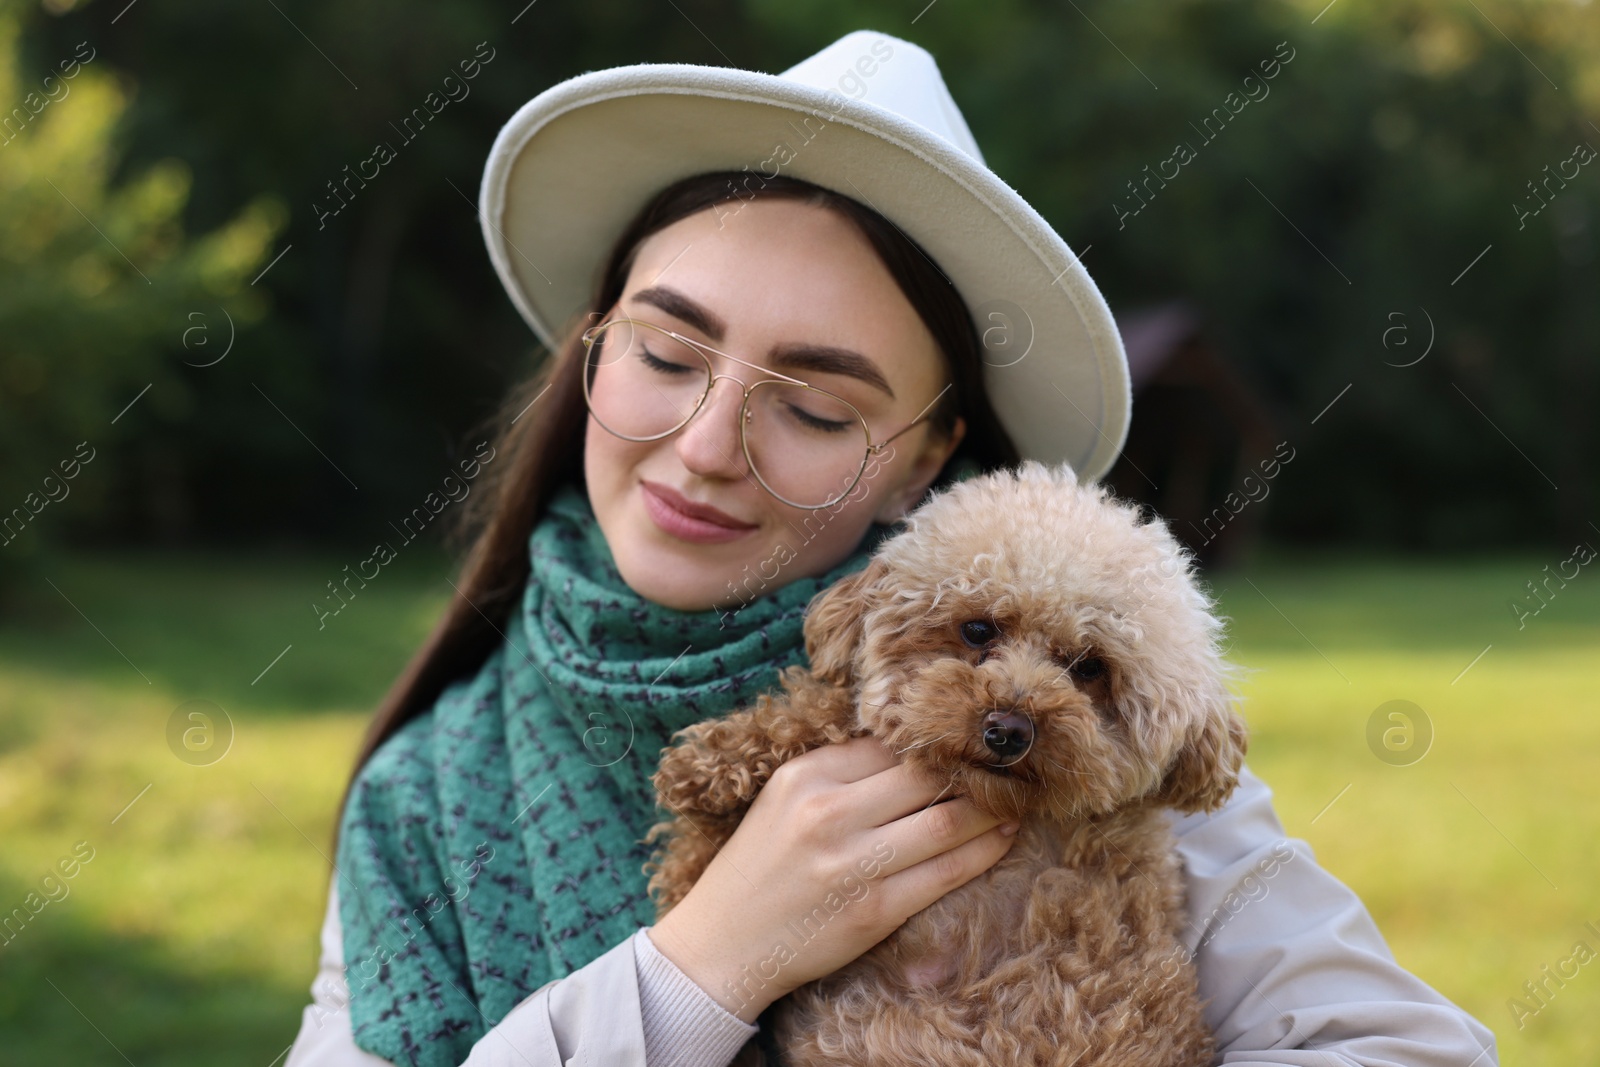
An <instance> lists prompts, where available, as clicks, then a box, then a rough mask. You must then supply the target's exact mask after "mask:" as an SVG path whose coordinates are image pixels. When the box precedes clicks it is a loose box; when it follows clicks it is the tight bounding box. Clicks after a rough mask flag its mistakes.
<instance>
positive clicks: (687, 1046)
mask: <svg viewBox="0 0 1600 1067" xmlns="http://www.w3.org/2000/svg"><path fill="white" fill-rule="evenodd" d="M648 930H649V928H648V927H640V929H639V930H638V931H637V932H636V933H634V935H633V936H632V937H630V938H628V939H627V940H626V941H623V942H622V943H621V944H619V945H617V946H616V947H614V948H612V949H611V950H609V951H608V952H606V953H604V954H603V955H601V956H599V957H598V958H596V959H594V960H592V961H590V962H589V964H588V965H586V966H584V967H581V968H579V969H578V970H576V971H574V972H572V973H571V974H569V975H567V976H566V977H565V978H562V979H558V980H556V981H552V982H547V983H546V984H545V985H543V986H542V987H540V988H539V989H537V990H535V991H534V992H533V993H532V994H531V995H530V996H528V997H527V998H526V999H525V1000H523V1001H522V1003H520V1004H518V1005H517V1006H516V1007H515V1008H513V1009H511V1011H510V1012H508V1013H507V1014H506V1017H505V1018H504V1019H502V1020H500V1022H499V1024H498V1025H496V1026H494V1027H492V1028H491V1029H490V1030H489V1032H488V1033H487V1034H485V1035H484V1036H483V1037H482V1038H481V1039H479V1041H478V1043H477V1044H476V1045H474V1046H473V1047H472V1052H471V1055H469V1056H468V1058H467V1061H466V1063H467V1065H468V1067H600V1065H605V1067H613V1065H615V1067H727V1064H728V1063H729V1062H731V1061H732V1059H733V1057H734V1056H735V1055H736V1054H737V1053H738V1051H739V1049H741V1048H742V1047H743V1046H744V1044H745V1042H746V1041H748V1040H749V1039H750V1038H751V1037H752V1036H753V1035H754V1034H755V1033H756V1032H757V1030H758V1027H756V1026H754V1025H751V1024H749V1023H746V1022H745V1021H744V1020H742V1019H740V1018H739V1017H738V1016H735V1015H733V1014H731V1013H729V1012H728V1011H727V1010H726V1009H724V1008H723V1007H722V1005H720V1004H718V1003H717V1002H716V1000H715V999H713V998H712V997H711V995H710V994H709V993H707V992H705V990H703V989H701V988H700V987H699V986H698V985H697V984H695V982H694V980H693V979H691V978H690V977H689V976H688V975H686V974H684V973H683V972H682V971H681V970H679V969H678V967H677V965H676V964H674V963H673V962H672V961H671V960H669V959H667V958H666V957H665V956H663V955H662V954H661V953H660V952H659V951H657V949H656V947H655V943H654V942H653V941H651V940H650V935H649V933H648ZM349 999H350V992H349V986H348V984H347V983H346V981H345V977H344V937H343V931H342V930H341V929H340V926H339V899H338V886H337V884H332V885H330V886H329V890H328V913H327V916H326V918H324V919H323V923H322V953H321V958H320V960H319V961H318V967H317V976H316V978H315V979H314V980H313V981H312V983H311V1000H312V1002H311V1004H310V1006H308V1007H307V1008H306V1009H305V1010H304V1011H303V1013H302V1018H301V1022H300V1033H299V1035H298V1036H297V1037H296V1038H295V1042H294V1044H293V1045H292V1046H291V1047H290V1049H289V1058H288V1060H287V1061H286V1063H285V1065H284V1067H387V1065H389V1061H388V1060H385V1059H383V1058H381V1057H379V1056H375V1055H373V1054H372V1053H370V1052H367V1051H365V1050H364V1049H362V1048H360V1047H358V1046H357V1045H356V1043H355V1038H354V1036H353V1035H352V1033H351V1029H350V1014H349V1012H348V1011H347V1010H346V1007H347V1005H348V1004H349Z"/></svg>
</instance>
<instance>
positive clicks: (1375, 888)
mask: <svg viewBox="0 0 1600 1067" xmlns="http://www.w3.org/2000/svg"><path fill="white" fill-rule="evenodd" d="M1554 562H1557V560H1556V559H1545V558H1536V559H1535V558H1529V559H1526V560H1523V559H1518V560H1504V559H1499V560H1494V561H1490V562H1482V561H1465V562H1454V563H1449V564H1439V563H1433V564H1427V565H1422V564H1416V563H1389V562H1380V563H1374V562H1371V561H1349V562H1338V561H1326V560H1324V561H1320V562H1317V561H1301V562H1294V561H1289V560H1283V559H1279V560H1276V561H1272V562H1267V563H1262V564H1258V565H1254V566H1251V567H1250V568H1249V569H1247V570H1245V571H1240V572H1234V573H1228V574H1222V575H1219V576H1217V577H1216V579H1215V589H1216V591H1217V592H1218V594H1219V595H1220V597H1221V598H1222V600H1223V603H1224V607H1225V610H1226V611H1227V613H1228V614H1230V615H1231V616H1232V618H1233V620H1234V622H1233V633H1234V636H1235V645H1234V658H1235V659H1237V660H1238V661H1240V662H1242V663H1244V664H1247V665H1249V666H1251V667H1253V668H1256V673H1255V674H1254V675H1253V676H1252V677H1251V678H1250V679H1249V681H1248V682H1247V683H1246V686H1245V692H1246V695H1247V700H1246V703H1245V705H1244V711H1245V713H1246V716H1247V718H1248V719H1249V721H1250V724H1251V727H1252V730H1253V739H1252V748H1251V755H1250V763H1251V766H1252V767H1253V768H1254V769H1255V770H1256V772H1257V773H1258V774H1260V775H1261V776H1262V777H1264V778H1265V779H1266V780H1267V782H1268V783H1269V784H1271V785H1272V786H1273V788H1274V790H1275V792H1276V802H1277V806H1278V811H1279V813H1280V815H1281V817H1282V819H1283V821H1284V824H1285V826H1286V827H1287V829H1288V831H1289V833H1291V834H1292V835H1294V836H1297V837H1302V838H1304V839H1306V840H1307V841H1309V842H1310V843H1311V845H1312V846H1313V848H1314V849H1315V851H1316V854H1317V857H1318V859H1319V861H1320V862H1321V863H1322V864H1323V865H1325V866H1326V867H1327V868H1329V869H1330V870H1332V871H1333V872H1334V873H1335V874H1337V875H1338V876H1339V877H1340V878H1342V879H1344V880H1345V881H1346V882H1347V883H1349V884H1350V885H1351V886H1353V887H1354V888H1355V889H1356V890H1357V891H1358V892H1359V893H1360V894H1361V896H1362V897H1363V899H1365V901H1366V902H1367V904H1368V907H1369V908H1370V909H1371V911H1372V912H1373V914H1374V915H1375V916H1376V918H1377V921H1378V924H1379V926H1380V928H1381V929H1382V930H1383V932H1384V934H1385V935H1386V936H1387V937H1388V939H1389V943H1390V946H1391V948H1392V949H1393V951H1394V953H1395V955H1396V956H1397V957H1398V958H1399V960H1400V962H1401V963H1402V964H1404V965H1405V966H1407V967H1409V968H1411V969H1412V970H1413V971H1415V972H1417V973H1418V974H1419V975H1421V976H1422V977H1423V978H1424V979H1425V980H1426V981H1428V982H1429V983H1430V984H1432V985H1433V986H1434V987H1435V988H1436V989H1438V990H1440V991H1441V992H1442V993H1444V994H1445V995H1446V996H1448V997H1450V998H1451V999H1453V1000H1455V1001H1456V1002H1457V1003H1458V1004H1461V1005H1462V1006H1464V1007H1466V1008H1467V1009H1469V1010H1470V1011H1472V1012H1473V1013H1474V1014H1476V1015H1477V1016H1478V1017H1479V1018H1480V1019H1482V1020H1484V1021H1485V1022H1486V1023H1488V1025H1489V1026H1490V1027H1492V1028H1493V1029H1494V1031H1495V1033H1496V1035H1497V1036H1498V1037H1499V1040H1500V1050H1501V1059H1502V1062H1505V1063H1507V1064H1544V1063H1593V1062H1597V1060H1600V1031H1597V1029H1596V1028H1595V1027H1594V1025H1593V1024H1592V1021H1591V1020H1592V1018H1593V1017H1594V1015H1595V1014H1596V1012H1600V964H1596V965H1590V966H1585V967H1583V968H1582V970H1580V971H1579V973H1578V975H1577V976H1576V977H1575V978H1572V979H1570V980H1569V981H1567V983H1566V985H1565V987H1563V988H1560V989H1559V990H1558V991H1557V992H1556V994H1555V995H1554V997H1553V998H1550V999H1549V1003H1548V1006H1547V1007H1543V1008H1542V1009H1541V1010H1539V1011H1538V1014H1537V1015H1534V1016H1532V1017H1531V1018H1526V1019H1524V1023H1525V1025H1524V1026H1523V1027H1522V1028H1521V1029H1519V1028H1518V1026H1517V1024H1516V1022H1515V1021H1514V1020H1513V1017H1512V1014H1511V1012H1510V1010H1509V1008H1508V1004H1507V1002H1508V1000H1509V999H1510V998H1513V997H1522V998H1524V999H1526V994H1525V993H1524V991H1523V988H1522V987H1523V983H1524V982H1527V981H1530V980H1537V979H1541V978H1542V972H1541V968H1542V967H1543V966H1545V965H1549V966H1550V967H1551V968H1552V970H1554V969H1555V967H1556V965H1557V963H1558V962H1559V961H1561V960H1563V959H1565V958H1567V957H1569V956H1570V955H1571V954H1572V951H1573V946H1574V944H1575V942H1578V941H1580V940H1584V941H1587V942H1588V943H1589V944H1590V946H1591V947H1593V948H1594V949H1596V950H1600V938H1596V937H1595V936H1594V935H1593V934H1592V933H1591V932H1590V931H1588V930H1586V929H1585V927H1584V923H1585V921H1594V922H1595V923H1596V925H1597V926H1600V891H1597V890H1596V888H1595V885H1594V883H1595V876H1596V874H1597V866H1596V862H1595V852H1596V848H1595V842H1596V841H1597V840H1600V805H1597V804H1596V803H1595V795H1596V790H1595V777H1596V774H1597V772H1600V696H1597V695H1596V693H1595V683H1596V680H1597V671H1596V664H1597V663H1600V656H1597V655H1596V653H1597V652H1600V579H1597V578H1595V577H1594V576H1593V575H1591V574H1588V573H1587V572H1584V573H1580V575H1579V576H1578V577H1577V578H1576V579H1575V580H1573V582H1572V583H1571V584H1569V585H1568V587H1567V588H1565V589H1563V590H1560V591H1559V592H1558V593H1557V594H1556V596H1555V597H1554V599H1553V600H1552V601H1551V603H1550V604H1549V606H1548V607H1546V608H1545V609H1544V610H1543V611H1542V612H1541V613H1540V614H1539V615H1538V616H1536V617H1532V618H1529V619H1528V620H1527V626H1526V628H1525V629H1522V630H1519V629H1518V627H1517V620H1516V618H1515V616H1514V615H1513V613H1512V611H1511V609H1510V608H1509V607H1508V604H1509V602H1510V601H1511V599H1512V598H1514V597H1516V596H1518V594H1519V593H1521V592H1524V584H1525V583H1526V582H1527V581H1528V580H1529V579H1532V578H1534V577H1536V576H1538V575H1539V574H1540V571H1541V569H1542V568H1543V567H1544V565H1545V564H1546V563H1554ZM347 563H351V564H353V563H354V560H352V559H343V558H340V559H334V558H318V559H305V558H294V559H278V560H258V561H254V562H246V561H243V560H239V559H221V558H218V557H196V556H191V555H183V556H165V557H149V556H140V557H110V556H93V557H73V558H71V559H70V560H69V561H68V562H66V563H58V564H55V565H52V567H51V568H50V569H49V571H48V572H47V573H48V577H49V578H50V580H51V581H52V582H54V584H55V585H56V586H57V587H59V593H58V592H57V591H56V590H54V589H52V588H51V587H50V586H49V585H47V584H43V583H40V584H39V585H38V587H37V589H33V588H31V587H30V589H29V590H28V591H26V592H25V593H23V594H22V595H21V597H20V599H17V600H14V601H13V602H10V603H8V604H7V605H5V608H4V614H3V621H0V840H3V841H4V848H3V849H0V915H4V914H9V913H10V912H11V910H12V909H13V908H16V907H21V906H22V905H23V902H24V900H25V898H26V897H27V895H28V893H29V892H30V891H33V890H38V889H39V888H40V882H41V879H42V878H43V877H44V876H45V874H46V872H47V871H48V870H50V869H52V868H53V867H54V865H55V864H56V863H57V861H58V860H61V859H63V858H66V857H69V856H70V855H71V854H72V852H73V849H74V846H75V845H77V844H78V843H79V842H87V845H86V846H84V847H83V848H82V849H81V853H82V854H87V853H88V849H90V848H92V849H93V850H94V851H93V859H92V860H91V861H89V862H88V863H87V864H83V865H82V866H81V867H80V868H79V870H78V873H77V875H76V876H75V877H74V878H72V879H70V880H66V883H65V884H66V885H67V887H68V888H69V889H70V895H68V896H66V897H65V898H63V899H61V900H57V901H53V902H51V903H50V904H48V905H47V906H45V907H44V908H43V910H42V911H40V912H39V914H38V915H37V916H35V917H34V918H33V919H32V921H30V922H29V923H27V925H26V926H24V927H23V928H22V929H21V931H20V932H19V933H16V936H15V937H14V939H13V940H11V941H10V942H9V943H5V942H4V939H3V937H0V1063H4V1064H27V1065H30V1067H32V1065H36V1064H42V1063H71V1064H75V1065H77V1064H82V1065H90V1064H108V1065H109V1064H119V1065H120V1064H125V1063H127V1062H130V1061H131V1062H132V1063H134V1064H137V1065H138V1067H161V1065H176V1064H205V1065H211V1064H217V1063H239V1064H258V1065H259V1067H267V1065H268V1064H270V1063H272V1062H273V1060H274V1057H277V1056H279V1055H280V1054H281V1053H282V1052H283V1051H284V1049H285V1048H286V1046H287V1045H288V1044H289V1042H290V1041H291V1040H292V1039H293V1037H294V1034H295V1031H296V1030H297V1028H298V1026H299V1017H300V1009H301V1007H302V1006H303V1005H304V1004H305V1003H306V1001H307V998H308V994H307V992H306V987H307V984H308V983H309V981H310V979H311V976H312V973H313V970H314V966H315V956H316V948H317V927H318V924H319V922H320V919H321V910H322V907H323V904H324V894H325V891H326V886H327V872H328V864H327V849H328V840H329V836H330V834H331V831H332V825H333V818H334V804H335V803H336V801H337V798H338V796H339V793H340V791H341V789H342V787H343V784H344V780H345V776H346V774H347V772H348V766H349V761H350V759H351V757H352V755H353V753H354V750H355V745H356V741H357V738H358V735H359V732H360V730H361V728H362V726H363V724H364V722H365V720H366V718H367V716H368V715H369V714H370V709H371V707H372V705H373V704H374V703H375V701H376V700H377V699H378V698H379V697H380V696H381V695H382V693H383V691H384V689H385V688H386V687H387V685H388V684H389V682H390V681H391V680H392V679H393V677H394V676H395V674H396V673H397V672H398V671H399V669H400V667H401V666H402V664H403V663H404V662H405V660H406V658H407V657H408V655H409V653H410V651H411V650H412V649H413V648H414V647H415V646H416V645H417V644H418V643H419V642H420V641H421V639H422V637H423V636H424V634H425V633H426V631H427V629H428V627H429V625H430V623H431V621H432V619H433V617H434V615H435V613H436V612H437V611H438V610H439V609H440V607H441V606H442V605H443V603H444V599H445V594H446V593H448V592H449V586H448V585H446V584H445V581H444V577H443V576H444V574H445V573H446V571H445V569H444V564H443V562H442V561H441V560H440V559H439V558H438V557H436V556H430V555H427V554H425V553H424V552H422V551H421V550H420V548H418V549H414V550H413V551H412V552H411V554H410V555H409V556H407V555H404V554H403V555H402V557H401V558H400V559H399V560H397V561H396V562H395V563H394V564H391V565H390V566H388V567H386V568H385V569H384V571H383V573H382V574H381V575H380V577H379V578H378V579H377V580H375V581H373V582H372V583H371V584H370V585H369V586H368V587H367V588H366V589H364V590H362V591H361V592H360V593H359V594H358V596H357V598H356V599H355V600H354V601H353V602H352V603H350V604H349V606H348V607H346V608H345V609H344V610H343V612H341V613H340V614H339V615H337V616H335V617H332V618H329V619H328V620H326V628H325V629H322V630H320V631H319V629H318V622H317V618H316V615H315V613H314V612H313V611H312V609H311V606H310V605H311V603H312V602H313V601H314V600H317V601H320V600H321V599H322V597H324V596H326V595H327V589H326V586H325V583H326V582H327V581H329V580H330V579H332V578H334V577H335V576H337V575H339V574H340V573H341V569H342V568H343V566H344V565H345V564H347ZM66 598H70V599H71V603H70V604H69V603H68V600H67V599H66ZM74 605H75V607H74ZM80 611H81V614H80ZM289 646H292V647H289ZM1486 646H1488V651H1487V652H1483V650H1484V649H1485V647H1486ZM286 647H288V651H287V652H285V651H284V650H285V648H286ZM1480 652H1483V655H1482V656H1481V658H1477V659H1476V662H1474V658H1475V657H1478V656H1479V653H1480ZM280 653H283V655H282V657H281V658H279V659H277V660H276V662H275V663H274V659H275V657H278V656H279V654H280ZM269 664H270V665H271V666H270V669H268V668H269ZM1469 664H1471V666H1470V669H1468V665H1469ZM263 671H265V674H264V675H263V673H262V672H263ZM1463 671H1465V673H1463ZM1395 699H1403V700H1409V701H1412V702H1414V703H1415V704H1417V705H1418V706H1420V707H1421V708H1422V709H1423V711H1424V712H1425V713H1426V715H1427V716H1428V718H1429V719H1430V720H1431V722H1432V726H1433V730H1434V734H1435V736H1434V738H1433V741H1432V746H1431V749H1429V751H1428V752H1427V754H1426V756H1425V757H1423V758H1422V759H1421V760H1420V761H1419V762H1416V763H1415V764H1413V765H1410V766H1391V765H1389V764H1386V763H1384V762H1382V761H1380V760H1379V759H1378V758H1377V757H1376V756H1375V755H1374V754H1373V752H1372V751H1371V749H1369V747H1368V742H1367V722H1368V718H1369V716H1370V715H1371V713H1372V712H1373V711H1374V709H1376V708H1377V707H1378V706H1379V705H1380V704H1383V703H1384V702H1386V701H1389V700H1395ZM191 700H208V701H212V702H214V703H215V704H216V705H219V706H220V707H221V708H223V709H224V710H225V711H226V712H227V715H228V716H229V717H230V718H231V720H232V723H233V726H234V728H235V737H234V740H233V742H232V747H231V749H230V750H229V751H228V752H227V754H226V755H225V756H224V757H223V758H222V759H220V760H219V761H217V762H216V763H214V764H211V765H208V766H194V765H190V764H188V763H185V762H183V761H181V760H179V759H178V758H176V757H175V756H174V754H173V751H172V749H171V748H169V746H168V740H167V726H168V719H169V717H170V716H171V715H172V713H173V711H174V710H175V709H176V708H178V707H179V706H180V705H182V704H184V703H185V702H187V701H191ZM147 787H148V788H147ZM1335 798H1337V799H1335ZM1330 802H1331V805H1330ZM130 804H131V807H130V806H129V805H130ZM113 820H115V822H113ZM58 893H59V890H58ZM41 895H42V894H41ZM24 911H26V909H25V908H24ZM1569 973H1570V972H1569ZM1528 1004H1529V1007H1530V1008H1534V1009H1539V1008H1540V1005H1539V1004H1538V1003H1537V1002H1533V1001H1528ZM1463 1067H1466V1065H1463Z"/></svg>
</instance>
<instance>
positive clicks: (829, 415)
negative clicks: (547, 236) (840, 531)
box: [583, 318, 951, 511]
mask: <svg viewBox="0 0 1600 1067" xmlns="http://www.w3.org/2000/svg"><path fill="white" fill-rule="evenodd" d="M583 345H584V350H585V353H586V363H585V367H584V375H583V397H584V401H585V402H586V403H587V404H588V406H589V411H590V413H591V414H593V415H594V418H595V421H596V422H598V423H599V424H600V425H601V426H602V427H604V428H605V429H606V430H607V431H609V432H610V433H612V434H614V435H616V436H617V437H620V438H622V439H624V440H627V441H658V440H660V439H661V438H663V437H667V436H669V435H670V434H674V433H677V432H678V431H679V430H681V429H683V427H684V426H686V425H687V424H688V422H689V420H690V419H691V418H693V417H694V414H695V412H697V411H699V410H700V407H701V405H702V404H704V403H705V400H706V397H708V396H710V395H711V387H712V386H713V385H714V384H716V381H717V379H718V378H728V379H730V380H732V381H734V382H738V384H739V386H740V387H741V388H742V389H743V390H744V397H743V400H742V402H741V404H740V408H739V411H740V415H739V442H740V445H741V447H742V448H743V449H744V455H745V459H747V460H748V461H749V463H750V472H751V473H752V474H754V475H755V477H756V481H757V482H759V483H760V484H761V487H762V488H763V489H765V490H766V491H767V492H769V493H771V494H772V495H773V496H775V497H777V498H778V499H779V500H781V501H783V502H784V503H785V504H788V505H790V506H791V507H797V508H806V509H808V510H813V511H814V510H817V509H818V508H825V507H829V506H830V505H832V504H835V503H837V502H838V501H840V500H842V499H844V497H845V496H847V495H848V494H849V493H850V491H851V490H852V489H854V488H855V487H856V483H857V482H859V481H860V480H861V474H862V472H863V471H865V470H866V468H867V460H868V459H870V458H871V457H873V456H876V455H878V454H880V453H881V452H882V451H883V450H884V448H885V447H886V446H887V445H888V444H889V442H891V441H893V440H894V439H895V438H896V437H899V436H900V435H901V434H903V433H905V432H906V431H907V430H909V429H911V428H912V427H913V426H916V425H918V424H919V423H922V422H924V421H926V420H927V419H928V418H929V417H930V415H929V413H930V411H931V409H932V408H933V406H934V404H936V403H938V402H939V399H940V397H942V396H944V394H945V393H946V392H948V391H949V390H950V388H951V386H950V385H946V386H945V387H944V388H943V389H941V390H939V396H936V397H934V398H933V400H931V401H929V403H928V406H927V407H925V408H923V409H922V413H921V414H919V415H918V416H917V418H916V419H914V420H912V421H911V422H910V423H908V424H907V425H906V426H904V427H902V428H901V429H900V430H898V431H896V432H895V433H893V434H891V435H890V436H888V437H886V438H884V439H883V440H882V441H879V442H877V443H876V444H875V443H873V441H872V431H871V429H870V428H869V427H868V426H867V420H866V419H865V418H864V417H863V416H862V414H861V412H860V411H858V410H857V409H856V407H855V405H853V404H851V403H850V402H849V401H848V400H845V399H844V398H843V397H840V396H836V395H834V394H833V393H830V392H828V391H827V390H826V389H819V388H817V387H816V386H814V385H810V384H808V383H806V382H803V381H801V380H800V379H799V378H791V377H789V376H788V375H786V374H780V373H779V372H777V371H773V370H768V369H767V368H765V367H760V366H757V365H756V364H754V363H750V362H747V361H746V360H742V359H740V358H738V357H737V356H730V355H728V354H727V353H726V352H719V351H717V350H716V349H715V348H712V347H711V346H709V345H704V344H701V343H700V342H698V341H691V340H690V339H689V338H687V337H684V336H683V335H682V334H678V333H674V332H673V331H671V330H668V329H664V328H663V327H660V326H655V325H652V324H651V323H648V322H642V321H640V320H638V319H628V318H618V319H612V320H611V321H609V322H603V323H601V324H600V325H598V326H593V327H591V328H590V329H588V330H586V331H584V334H583ZM707 353H714V354H716V355H718V356H721V357H722V358H723V359H728V360H732V361H733V362H735V363H737V364H739V365H740V366H743V367H749V368H750V369H751V370H757V371H761V372H762V373H763V374H767V375H770V377H767V378H763V379H761V380H760V381H758V382H756V383H755V384H754V385H749V386H747V385H745V384H744V382H743V380H741V379H739V378H735V377H734V376H733V375H731V374H714V373H712V368H711V358H710V356H709V355H707Z"/></svg>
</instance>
